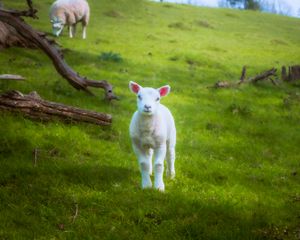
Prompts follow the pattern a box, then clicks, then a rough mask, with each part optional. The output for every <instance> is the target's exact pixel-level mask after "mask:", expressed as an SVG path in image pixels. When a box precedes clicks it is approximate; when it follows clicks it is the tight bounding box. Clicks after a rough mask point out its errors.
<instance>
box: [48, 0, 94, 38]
mask: <svg viewBox="0 0 300 240" xmlns="http://www.w3.org/2000/svg"><path fill="white" fill-rule="evenodd" d="M89 18H90V8H89V4H88V2H87V1H86V0H57V1H55V2H54V3H53V4H52V6H51V8H50V21H51V23H52V28H53V34H54V35H55V36H57V37H58V36H59V35H60V33H61V32H62V30H63V28H64V25H67V26H68V27H69V35H70V38H72V37H73V36H74V35H75V31H76V24H77V23H78V22H82V38H83V39H85V38H86V26H87V24H88V22H89Z"/></svg>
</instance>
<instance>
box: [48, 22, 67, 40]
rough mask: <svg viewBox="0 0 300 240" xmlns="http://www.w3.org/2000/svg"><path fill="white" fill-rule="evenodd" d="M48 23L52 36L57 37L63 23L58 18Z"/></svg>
mask: <svg viewBox="0 0 300 240" xmlns="http://www.w3.org/2000/svg"><path fill="white" fill-rule="evenodd" d="M50 22H51V23H52V31H53V35H55V36H57V37H58V36H59V34H60V33H61V31H62V30H63V28H64V23H63V22H62V21H61V20H60V19H59V18H58V17H53V18H52V19H51V20H50Z"/></svg>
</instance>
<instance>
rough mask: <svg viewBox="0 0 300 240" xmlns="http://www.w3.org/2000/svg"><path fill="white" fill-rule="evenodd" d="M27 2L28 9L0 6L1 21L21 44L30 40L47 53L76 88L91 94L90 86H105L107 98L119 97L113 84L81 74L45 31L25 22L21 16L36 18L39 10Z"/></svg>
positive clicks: (58, 70)
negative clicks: (67, 60)
mask: <svg viewBox="0 0 300 240" xmlns="http://www.w3.org/2000/svg"><path fill="white" fill-rule="evenodd" d="M27 4H28V6H29V10H27V11H10V10H5V9H3V8H0V23H1V22H2V23H4V24H5V25H8V26H10V28H13V29H14V30H15V31H16V32H17V33H18V35H20V36H21V38H22V41H21V45H24V46H25V44H24V43H23V42H28V43H31V44H33V45H34V46H36V47H37V48H39V49H41V50H42V51H43V52H44V53H46V54H47V56H48V57H49V58H50V59H51V60H52V63H53V65H54V67H55V69H56V71H57V72H58V73H59V74H60V75H61V76H62V77H64V78H65V79H66V80H67V81H68V82H69V83H70V84H71V85H72V86H73V87H74V88H76V89H78V90H84V91H86V92H89V93H90V94H92V93H91V92H90V91H89V90H88V87H96V88H103V89H104V90H105V98H106V99H107V100H112V99H118V98H117V97H116V96H115V94H114V93H113V90H112V89H113V87H112V85H111V84H109V83H108V82H107V81H106V80H101V81H96V80H89V79H87V78H86V77H81V76H79V74H78V73H77V72H75V71H74V70H73V69H71V68H70V67H69V65H68V64H67V63H66V62H65V61H64V59H63V55H62V52H61V51H60V50H59V49H58V48H57V46H55V45H54V44H53V43H54V41H53V40H50V39H48V38H46V36H45V34H44V33H41V32H38V31H36V30H34V29H33V28H32V27H31V26H30V25H28V24H26V23H25V22H24V20H23V19H22V18H21V16H30V17H33V18H36V12H37V11H36V10H35V9H33V8H32V2H31V0H27ZM10 28H8V30H9V31H11V30H10ZM8 35H10V34H8ZM4 41H5V40H4ZM17 42H18V41H17ZM4 45H5V44H4Z"/></svg>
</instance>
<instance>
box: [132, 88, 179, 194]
mask: <svg viewBox="0 0 300 240" xmlns="http://www.w3.org/2000/svg"><path fill="white" fill-rule="evenodd" d="M129 88H130V90H131V91H132V92H133V93H135V94H136V95H137V108H138V109H137V111H136V112H135V113H134V114H133V116H132V119H131V123H130V129H129V131H130V137H131V140H132V146H133V150H134V152H135V154H136V156H137V158H138V161H139V166H140V171H141V175H142V188H151V187H152V182H151V179H150V175H151V174H152V155H153V153H154V187H155V188H156V189H158V190H160V191H164V190H165V185H164V182H163V171H164V159H165V157H167V171H166V174H167V176H168V177H171V178H174V177H175V166H174V163H175V144H176V128H175V122H174V119H173V116H172V114H171V112H170V111H169V109H168V108H166V107H165V106H164V105H162V104H160V99H161V97H165V96H166V95H168V93H169V92H170V86H168V85H167V86H163V87H161V88H159V89H154V88H148V87H145V88H143V87H141V86H140V85H138V84H137V83H135V82H130V83H129Z"/></svg>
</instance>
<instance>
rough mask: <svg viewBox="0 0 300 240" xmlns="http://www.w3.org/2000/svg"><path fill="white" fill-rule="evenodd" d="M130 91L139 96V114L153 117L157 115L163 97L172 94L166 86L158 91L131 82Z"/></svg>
mask: <svg viewBox="0 0 300 240" xmlns="http://www.w3.org/2000/svg"><path fill="white" fill-rule="evenodd" d="M129 89H130V90H131V91H132V92H133V93H135V94H136V95H137V107H138V111H139V113H141V114H143V115H153V114H155V113H156V111H157V108H158V106H159V104H160V99H161V97H165V96H167V95H168V94H169V92H170V89H171V88H170V86H169V85H166V86H163V87H160V88H158V89H154V88H149V87H145V88H143V87H142V86H140V85H138V84H137V83H135V82H132V81H130V82H129Z"/></svg>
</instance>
